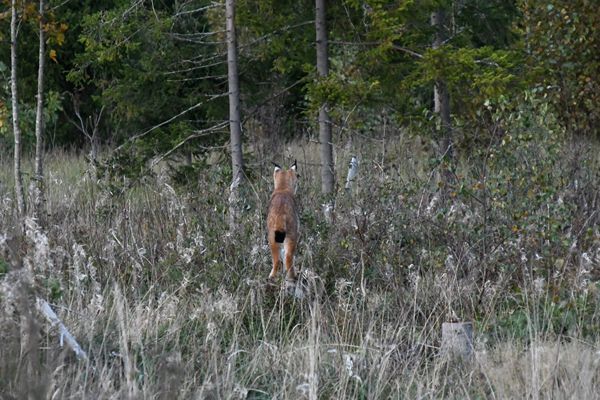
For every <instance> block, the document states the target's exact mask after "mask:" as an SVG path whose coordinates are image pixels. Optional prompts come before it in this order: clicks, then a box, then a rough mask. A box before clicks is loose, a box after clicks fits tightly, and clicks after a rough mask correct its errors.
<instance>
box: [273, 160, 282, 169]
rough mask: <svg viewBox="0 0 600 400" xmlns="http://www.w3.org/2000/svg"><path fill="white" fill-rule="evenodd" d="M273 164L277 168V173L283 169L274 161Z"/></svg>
mask: <svg viewBox="0 0 600 400" xmlns="http://www.w3.org/2000/svg"><path fill="white" fill-rule="evenodd" d="M271 164H273V165H274V166H275V172H277V171H279V170H280V169H281V167H280V166H279V164H276V163H274V162H273V161H271Z"/></svg>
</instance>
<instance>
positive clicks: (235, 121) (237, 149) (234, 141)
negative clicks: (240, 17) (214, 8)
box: [225, 0, 244, 229]
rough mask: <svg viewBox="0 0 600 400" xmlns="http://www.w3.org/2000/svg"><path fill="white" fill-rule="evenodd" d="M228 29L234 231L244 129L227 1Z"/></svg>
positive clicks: (232, 5) (232, 20)
mask: <svg viewBox="0 0 600 400" xmlns="http://www.w3.org/2000/svg"><path fill="white" fill-rule="evenodd" d="M225 18H226V20H227V21H226V28H227V80H228V83H229V131H230V140H231V171H232V184H231V187H230V195H229V216H230V228H231V229H234V228H235V225H236V221H237V215H238V213H239V210H238V203H239V184H240V182H241V180H242V178H243V174H242V168H243V165H244V161H243V158H242V127H241V118H240V86H239V77H238V60H237V38H236V32H235V0H226V1H225Z"/></svg>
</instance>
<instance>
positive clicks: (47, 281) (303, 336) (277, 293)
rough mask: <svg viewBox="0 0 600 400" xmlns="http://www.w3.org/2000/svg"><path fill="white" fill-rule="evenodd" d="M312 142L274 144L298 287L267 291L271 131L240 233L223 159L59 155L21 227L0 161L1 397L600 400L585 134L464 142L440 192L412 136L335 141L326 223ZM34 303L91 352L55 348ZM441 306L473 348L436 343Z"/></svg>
mask: <svg viewBox="0 0 600 400" xmlns="http://www.w3.org/2000/svg"><path fill="white" fill-rule="evenodd" d="M315 146H316V145H315V144H314V143H309V142H305V141H299V140H297V141H295V142H293V143H291V144H287V145H285V146H281V148H279V149H276V150H277V151H278V153H276V154H279V156H278V157H275V158H273V160H274V161H276V162H279V163H282V164H291V163H292V162H293V160H294V159H297V161H298V167H299V174H300V177H301V178H300V187H299V189H298V194H297V196H298V200H299V203H300V207H301V209H300V220H301V235H302V238H301V241H300V246H299V249H298V255H297V259H296V266H297V268H299V269H300V270H301V279H300V283H299V285H301V287H302V290H303V297H302V298H297V297H296V296H292V295H289V294H288V293H287V291H286V290H285V285H284V283H283V278H281V280H280V281H279V282H278V283H277V284H276V285H275V286H273V285H268V284H267V276H268V274H269V271H270V253H269V250H268V246H267V243H266V234H265V214H266V206H267V202H268V199H269V195H270V191H271V190H272V169H271V165H270V163H269V162H270V161H271V160H272V158H271V157H273V156H272V154H274V153H270V151H268V147H267V146H266V145H265V147H264V148H261V149H260V150H259V149H258V148H254V151H253V152H252V153H251V154H249V156H248V158H247V161H248V162H247V174H248V180H247V182H246V183H245V185H244V188H243V192H242V193H243V199H244V200H243V211H242V215H241V218H240V221H239V223H238V226H237V228H236V229H234V230H233V231H231V230H230V229H229V223H228V216H227V213H228V201H227V199H228V188H229V184H230V179H231V178H230V170H229V163H228V162H227V160H226V155H225V154H224V155H223V157H222V158H221V161H219V158H218V157H212V158H211V159H212V160H213V161H211V162H210V163H208V164H207V163H205V162H204V161H205V160H200V159H197V160H196V163H195V164H193V165H192V166H189V167H182V166H180V165H175V166H174V167H173V168H174V169H171V168H170V167H168V166H166V165H165V166H164V168H159V169H156V171H155V173H154V174H151V175H149V176H146V177H144V178H142V179H141V180H139V181H113V182H111V184H110V185H109V184H107V182H102V181H97V180H96V179H95V178H93V174H92V173H91V172H90V169H89V168H88V166H87V164H86V161H85V159H84V158H83V157H82V156H78V155H74V154H69V153H64V152H59V151H56V152H53V153H52V154H48V155H47V157H46V174H47V175H46V187H47V204H46V205H47V209H48V216H47V218H46V220H45V221H43V225H44V227H43V228H42V227H41V224H42V223H41V222H40V221H34V220H32V219H28V220H27V221H26V222H25V224H26V232H27V233H26V235H25V236H23V237H21V236H19V235H18V233H17V228H16V227H17V226H18V223H17V220H16V219H15V216H14V208H15V207H14V204H13V193H12V183H11V182H12V177H11V174H12V172H11V164H10V160H9V159H8V156H5V159H4V160H3V161H2V162H1V163H0V164H1V165H0V305H1V310H0V343H2V345H1V346H0V398H6V399H9V398H26V397H27V396H29V398H53V399H69V398H77V399H79V398H93V399H112V398H114V399H121V398H131V399H136V398H158V399H173V398H201V399H220V398H228V399H271V398H277V399H288V398H290V399H299V398H311V399H316V398H324V399H325V398H337V399H342V398H357V399H380V398H419V399H422V398H425V399H433V398H460V399H464V398H478V399H481V398H490V399H496V398H497V399H506V398H529V399H537V398H552V399H566V398H577V399H591V398H597V397H598V388H599V387H600V332H599V329H598V327H599V326H600V311H599V305H600V284H599V283H598V279H599V278H600V216H599V215H598V210H599V209H600V207H599V199H598V197H599V193H600V191H599V189H600V168H599V165H600V163H599V161H598V157H599V156H598V154H600V152H598V151H597V148H595V147H594V146H596V145H594V146H590V145H589V143H583V142H582V143H579V144H577V143H573V142H568V143H567V142H566V141H551V140H546V139H545V138H542V139H539V140H537V139H536V140H533V139H532V138H531V137H529V136H528V135H526V134H521V133H520V132H515V133H514V135H512V134H511V135H510V136H507V138H506V139H505V140H503V141H502V143H500V144H498V146H496V147H494V148H491V147H490V148H488V149H487V150H485V151H481V152H472V153H469V155H468V156H467V155H465V154H463V155H462V156H461V162H460V163H459V165H458V166H457V167H456V169H455V170H454V174H453V178H452V182H451V183H450V184H448V185H442V184H440V183H439V180H440V179H439V176H440V173H439V171H440V168H443V164H440V163H438V162H436V160H435V159H434V158H433V157H431V156H429V155H428V154H430V153H431V151H430V150H429V148H428V146H427V144H426V143H424V142H423V141H421V140H418V139H415V138H410V137H405V136H402V135H400V136H398V137H394V138H389V137H388V138H387V139H376V140H375V139H368V138H362V139H356V140H354V141H353V142H352V143H351V144H350V143H349V144H348V145H347V146H341V147H339V148H336V165H337V166H338V170H337V171H336V176H337V180H338V183H339V186H340V189H339V190H338V191H337V192H336V211H335V218H334V221H333V222H331V223H329V222H327V221H325V220H324V218H323V213H322V204H323V202H324V199H323V198H322V197H321V195H320V194H319V188H320V184H319V176H320V175H319V166H318V164H319V162H318V158H317V156H316V155H317V154H318V152H317V151H316V150H317V149H316V147H315ZM594 149H596V151H594ZM352 155H356V156H357V157H358V159H359V161H360V166H359V175H358V178H357V180H356V182H355V183H354V187H353V188H352V189H351V190H348V191H346V190H344V189H343V185H344V180H345V174H346V171H347V165H348V162H349V160H350V157H351V156H352ZM215 160H216V161H215ZM25 169H26V170H30V167H29V166H27V165H26V166H25ZM26 180H27V176H26ZM123 188H125V189H123ZM36 297H38V298H42V299H45V300H47V301H48V302H49V303H50V304H51V306H52V307H53V308H54V310H55V311H56V313H57V314H58V316H59V317H60V318H61V320H62V321H63V322H64V323H65V325H66V326H67V327H68V328H69V330H70V331H71V333H72V334H73V335H74V336H75V338H76V339H77V340H78V341H79V343H80V344H81V346H82V347H83V349H84V350H85V351H86V352H87V355H88V359H87V360H79V359H77V358H76V357H75V356H74V355H73V353H72V351H71V350H70V349H69V348H68V347H61V346H60V338H59V334H58V332H57V329H56V328H55V327H52V326H49V325H48V324H47V323H46V322H45V320H44V318H43V317H42V316H41V315H40V314H39V313H38V312H36V311H34V309H35V306H34V304H35V298H36ZM454 320H460V321H472V322H473V324H474V343H473V345H474V350H475V355H474V358H473V359H472V360H471V361H470V362H465V363H456V362H454V361H452V360H448V359H447V358H445V357H442V356H441V355H440V351H439V350H440V343H441V325H442V323H443V322H446V321H454Z"/></svg>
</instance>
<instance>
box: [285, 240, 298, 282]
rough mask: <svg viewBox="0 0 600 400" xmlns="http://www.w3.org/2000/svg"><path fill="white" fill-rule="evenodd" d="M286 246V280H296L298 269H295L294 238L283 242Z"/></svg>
mask: <svg viewBox="0 0 600 400" xmlns="http://www.w3.org/2000/svg"><path fill="white" fill-rule="evenodd" d="M283 246H284V248H285V270H286V280H288V281H290V282H296V271H294V252H295V251H296V242H295V241H293V240H286V241H285V242H284V243H283Z"/></svg>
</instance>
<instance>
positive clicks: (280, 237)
mask: <svg viewBox="0 0 600 400" xmlns="http://www.w3.org/2000/svg"><path fill="white" fill-rule="evenodd" d="M284 240H285V232H282V231H275V242H277V243H283V241H284Z"/></svg>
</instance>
